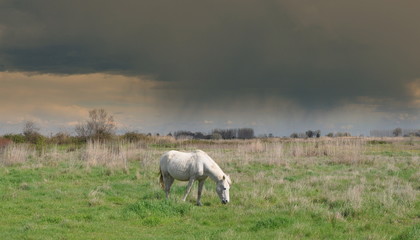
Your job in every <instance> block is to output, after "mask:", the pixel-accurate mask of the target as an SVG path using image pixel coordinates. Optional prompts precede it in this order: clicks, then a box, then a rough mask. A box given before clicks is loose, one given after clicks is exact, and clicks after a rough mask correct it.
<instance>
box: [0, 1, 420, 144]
mask: <svg viewBox="0 0 420 240" xmlns="http://www.w3.org/2000/svg"><path fill="white" fill-rule="evenodd" d="M419 12H420V2H419V1H418V0H401V1H394V0H368V1H366V0H353V1H332V0H318V1H312V0H301V1H295V0H261V1H254V0H212V1H196V0H178V1H169V0H166V1H163V0H121V1H115V0H114V1H111V0H83V1H82V0H72V1H65V0H62V1H61V0H36V1H24V0H0V134H4V133H9V132H15V133H18V132H21V131H22V126H23V122H24V121H27V120H30V121H34V122H35V123H36V124H38V126H39V127H40V128H41V130H42V131H43V132H44V133H54V132H57V131H70V132H71V131H73V129H74V125H75V124H76V123H78V122H81V121H84V120H86V119H87V116H88V111H89V110H90V109H94V108H104V109H106V110H107V111H108V112H109V113H111V114H112V115H114V117H115V119H116V120H117V122H118V126H119V129H120V131H139V132H151V133H160V134H167V133H169V132H171V131H172V132H173V131H175V130H181V129H183V130H191V131H203V132H207V131H210V130H211V129H213V128H232V127H252V128H254V129H255V131H256V133H257V134H268V133H273V134H274V135H277V136H283V135H287V136H288V135H290V133H292V132H303V131H305V130H308V129H313V130H316V129H320V130H321V132H322V133H323V134H326V133H328V132H337V131H349V132H351V133H352V134H354V135H359V134H365V135H368V134H369V130H372V129H392V128H396V127H402V128H420V25H419V23H420V14H418V13H419Z"/></svg>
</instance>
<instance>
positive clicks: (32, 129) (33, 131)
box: [23, 121, 43, 144]
mask: <svg viewBox="0 0 420 240" xmlns="http://www.w3.org/2000/svg"><path fill="white" fill-rule="evenodd" d="M39 130H40V128H39V127H38V126H37V125H36V124H35V122H34V121H26V122H25V123H24V125H23V135H24V136H25V140H26V141H27V142H30V143H34V144H36V143H38V142H40V140H42V139H43V137H42V135H41V134H40V133H39Z"/></svg>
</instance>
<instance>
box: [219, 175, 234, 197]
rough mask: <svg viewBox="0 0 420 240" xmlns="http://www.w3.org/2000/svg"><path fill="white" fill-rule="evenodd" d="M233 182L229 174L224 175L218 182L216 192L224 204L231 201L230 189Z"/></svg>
mask: <svg viewBox="0 0 420 240" xmlns="http://www.w3.org/2000/svg"><path fill="white" fill-rule="evenodd" d="M231 184H232V182H231V180H230V177H229V176H227V175H223V178H222V179H220V180H219V181H218V182H217V185H216V192H217V194H218V195H219V198H220V200H221V201H222V203H223V204H226V203H228V202H229V201H230V198H229V189H230V185H231Z"/></svg>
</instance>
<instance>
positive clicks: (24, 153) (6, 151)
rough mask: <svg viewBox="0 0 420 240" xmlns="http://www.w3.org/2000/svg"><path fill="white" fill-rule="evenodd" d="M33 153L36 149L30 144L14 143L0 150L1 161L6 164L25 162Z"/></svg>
mask: <svg viewBox="0 0 420 240" xmlns="http://www.w3.org/2000/svg"><path fill="white" fill-rule="evenodd" d="M33 155H35V150H34V149H33V148H31V146H30V145H27V144H14V143H12V144H9V145H7V146H6V147H5V148H3V149H2V150H1V151H0V163H1V164H2V165H5V166H10V165H16V164H23V163H25V162H26V161H27V160H28V159H29V158H30V156H33Z"/></svg>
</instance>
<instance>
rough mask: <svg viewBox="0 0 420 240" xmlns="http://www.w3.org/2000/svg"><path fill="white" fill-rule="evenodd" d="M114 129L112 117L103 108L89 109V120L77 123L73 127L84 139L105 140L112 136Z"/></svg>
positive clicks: (114, 124)
mask: <svg viewBox="0 0 420 240" xmlns="http://www.w3.org/2000/svg"><path fill="white" fill-rule="evenodd" d="M115 130H116V123H115V121H114V117H113V116H112V115H109V114H108V113H107V112H106V111H105V110H104V109H93V110H90V111H89V120H87V121H86V122H85V123H81V124H78V125H77V126H76V128H75V131H76V134H77V135H78V136H79V137H80V138H82V139H84V140H87V139H98V140H105V139H109V138H111V137H112V135H113V134H114V132H115Z"/></svg>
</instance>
